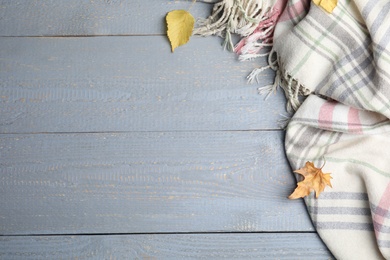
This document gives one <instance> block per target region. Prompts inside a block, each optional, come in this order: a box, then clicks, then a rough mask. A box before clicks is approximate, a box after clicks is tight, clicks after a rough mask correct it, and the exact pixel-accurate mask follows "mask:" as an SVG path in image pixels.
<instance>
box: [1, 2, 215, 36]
mask: <svg viewBox="0 0 390 260" xmlns="http://www.w3.org/2000/svg"><path fill="white" fill-rule="evenodd" d="M191 6H192V7H191ZM174 9H185V10H188V9H190V11H191V13H192V14H193V16H194V17H195V18H204V17H207V16H208V15H209V14H210V13H211V9H212V5H211V4H205V3H201V1H198V2H197V3H196V4H194V5H192V4H191V1H188V0H182V1H178V0H175V1H173V0H148V1H147V2H145V0H131V1H124V0H66V1H60V0H45V1H40V0H31V1H30V0H29V1H26V0H24V1H15V0H1V1H0V20H1V23H0V36H67V35H68V36H77V35H78V36H85V35H139V34H142V35H145V34H147V35H150V34H165V32H166V24H165V15H166V13H167V12H169V11H171V10H174Z"/></svg>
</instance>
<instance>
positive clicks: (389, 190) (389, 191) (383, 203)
mask: <svg viewBox="0 0 390 260" xmlns="http://www.w3.org/2000/svg"><path fill="white" fill-rule="evenodd" d="M389 209H390V183H389V184H388V185H387V187H386V189H385V192H384V193H383V195H382V198H381V200H380V201H379V204H378V207H377V210H375V212H374V213H375V214H374V215H373V220H374V229H375V235H376V237H377V239H379V234H380V232H381V229H382V225H383V222H384V221H385V217H386V215H387V214H388V212H389Z"/></svg>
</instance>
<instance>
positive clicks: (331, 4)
mask: <svg viewBox="0 0 390 260" xmlns="http://www.w3.org/2000/svg"><path fill="white" fill-rule="evenodd" d="M313 3H315V4H316V5H318V6H321V7H322V8H323V9H324V10H325V11H327V12H328V13H332V12H333V9H334V8H335V7H336V5H337V0H313Z"/></svg>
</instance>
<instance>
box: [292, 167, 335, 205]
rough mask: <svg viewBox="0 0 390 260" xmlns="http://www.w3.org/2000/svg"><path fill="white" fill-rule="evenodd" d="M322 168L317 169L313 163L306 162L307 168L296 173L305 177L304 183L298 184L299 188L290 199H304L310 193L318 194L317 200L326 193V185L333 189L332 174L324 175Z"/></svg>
mask: <svg viewBox="0 0 390 260" xmlns="http://www.w3.org/2000/svg"><path fill="white" fill-rule="evenodd" d="M323 167H324V166H322V167H321V168H316V167H315V166H314V164H313V163H312V162H306V164H305V167H303V168H301V169H299V170H296V171H294V172H296V173H299V174H301V175H302V176H303V177H304V180H303V181H300V182H298V184H297V185H298V186H297V188H296V189H295V190H294V192H293V193H292V194H291V195H290V196H289V197H288V198H289V199H298V198H303V197H305V196H307V195H309V194H310V192H312V191H315V192H316V198H318V196H319V195H320V193H321V192H323V191H324V189H325V187H326V185H328V186H330V187H332V184H331V183H330V179H332V177H331V176H330V173H323V172H322V168H323Z"/></svg>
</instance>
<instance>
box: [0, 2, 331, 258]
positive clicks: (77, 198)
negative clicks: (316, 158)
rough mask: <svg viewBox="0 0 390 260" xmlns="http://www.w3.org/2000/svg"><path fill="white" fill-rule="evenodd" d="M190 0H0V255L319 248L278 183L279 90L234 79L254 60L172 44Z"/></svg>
mask: <svg viewBox="0 0 390 260" xmlns="http://www.w3.org/2000/svg"><path fill="white" fill-rule="evenodd" d="M189 5H190V2H189V1H172V0H147V1H145V0H131V1H130V0H129V1H125V0H67V1H60V0H45V1H43V0H0V36H1V37H0V167H1V168H0V235H1V236H0V259H45V258H47V259H62V258H64V259H186V258H207V259H217V258H227V259H249V258H254V259H260V258H263V259H328V258H331V255H330V253H329V252H328V251H327V249H326V247H325V246H324V245H323V243H322V242H321V240H320V239H319V238H318V236H317V234H316V233H315V230H314V228H313V226H312V224H311V222H310V219H309V216H308V214H307V212H306V209H305V207H304V205H303V202H302V201H300V200H297V201H290V200H288V199H287V196H288V195H289V194H290V193H291V192H292V191H293V189H294V187H295V180H294V177H293V175H292V174H291V169H290V168H289V166H288V162H287V160H286V158H285V156H284V151H283V138H284V132H283V131H282V130H280V129H279V126H278V122H277V120H278V119H279V118H280V117H279V114H284V113H285V100H284V97H283V95H282V93H278V94H277V95H275V96H271V97H270V99H268V100H267V101H264V100H263V99H264V97H262V96H260V95H258V94H257V87H258V86H259V85H256V84H255V85H250V84H247V83H246V79H245V77H246V75H247V74H248V73H249V72H250V71H251V70H252V69H253V68H255V67H259V66H263V65H265V64H266V62H265V60H255V61H251V62H244V63H240V62H238V61H237V57H236V56H235V55H234V54H232V53H229V52H226V51H224V50H223V49H222V48H221V46H220V44H221V41H222V40H221V39H220V38H217V37H209V38H199V37H193V38H192V39H191V41H190V43H189V44H188V45H186V46H183V47H180V48H178V49H177V50H176V51H175V53H174V54H172V53H171V52H170V46H169V43H168V41H167V38H166V36H165V30H166V26H165V23H164V17H165V14H166V13H167V12H168V11H170V10H173V9H188V8H189ZM211 8H212V5H210V4H204V3H196V4H195V5H194V6H193V7H192V9H191V12H192V13H193V15H194V16H195V17H206V16H207V15H208V14H209V13H210V11H211ZM272 79H273V72H272V71H265V72H264V73H263V75H262V78H261V79H260V81H261V84H262V85H266V84H269V83H271V82H272Z"/></svg>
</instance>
